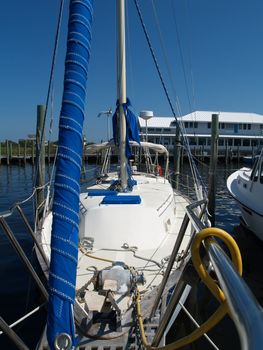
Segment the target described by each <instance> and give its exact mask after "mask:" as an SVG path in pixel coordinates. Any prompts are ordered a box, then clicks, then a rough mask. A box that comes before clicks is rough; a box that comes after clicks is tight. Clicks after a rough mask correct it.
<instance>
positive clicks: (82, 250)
mask: <svg viewBox="0 0 263 350" xmlns="http://www.w3.org/2000/svg"><path fill="white" fill-rule="evenodd" d="M79 248H80V251H81V253H82V254H84V255H86V256H87V257H89V258H92V259H96V260H100V261H105V262H108V263H110V264H112V263H113V260H110V259H105V258H100V257H99V256H94V255H92V254H90V253H88V252H87V251H86V249H85V248H83V247H82V246H81V245H80V246H79Z"/></svg>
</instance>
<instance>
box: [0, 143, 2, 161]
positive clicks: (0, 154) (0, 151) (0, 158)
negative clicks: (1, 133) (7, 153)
mask: <svg viewBox="0 0 263 350" xmlns="http://www.w3.org/2000/svg"><path fill="white" fill-rule="evenodd" d="M1 162H2V142H1V141H0V165H1Z"/></svg>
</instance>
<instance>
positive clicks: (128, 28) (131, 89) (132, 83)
mask: <svg viewBox="0 0 263 350" xmlns="http://www.w3.org/2000/svg"><path fill="white" fill-rule="evenodd" d="M129 19H130V17H129V13H128V11H127V9H126V23H127V46H128V52H129V55H127V56H128V58H129V64H128V67H129V71H130V72H129V73H130V74H129V75H130V77H129V81H130V86H131V88H130V89H129V90H130V91H131V95H130V96H132V95H133V93H134V78H133V77H134V74H133V64H132V62H133V60H132V52H133V51H132V50H131V31H130V20H129Z"/></svg>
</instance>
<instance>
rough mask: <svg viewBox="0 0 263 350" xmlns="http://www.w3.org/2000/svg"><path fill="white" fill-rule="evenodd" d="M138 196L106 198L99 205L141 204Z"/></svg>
mask: <svg viewBox="0 0 263 350" xmlns="http://www.w3.org/2000/svg"><path fill="white" fill-rule="evenodd" d="M141 201H142V200H141V197H140V196H136V195H134V196H130V195H125V196H106V197H104V198H103V200H102V202H101V204H140V203H141Z"/></svg>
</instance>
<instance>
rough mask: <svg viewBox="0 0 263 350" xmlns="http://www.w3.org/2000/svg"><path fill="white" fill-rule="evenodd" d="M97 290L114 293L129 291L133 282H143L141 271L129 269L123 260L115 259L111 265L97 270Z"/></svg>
mask: <svg viewBox="0 0 263 350" xmlns="http://www.w3.org/2000/svg"><path fill="white" fill-rule="evenodd" d="M96 282H97V283H96V289H97V290H98V291H99V292H107V291H109V290H110V291H111V292H113V293H116V294H121V295H124V294H127V293H130V291H131V289H132V288H133V287H134V286H135V284H144V283H145V279H144V275H143V273H142V272H141V273H138V272H136V271H135V270H132V269H129V268H128V267H127V266H126V265H125V264H124V263H123V262H120V261H115V262H113V264H112V267H110V268H106V269H104V270H101V271H99V273H98V276H97V281H96Z"/></svg>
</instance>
